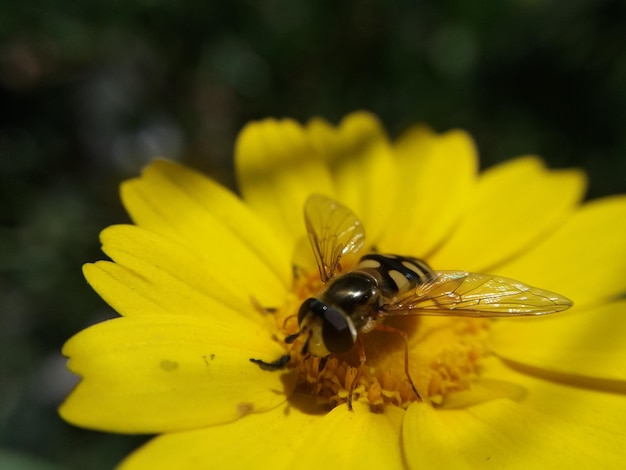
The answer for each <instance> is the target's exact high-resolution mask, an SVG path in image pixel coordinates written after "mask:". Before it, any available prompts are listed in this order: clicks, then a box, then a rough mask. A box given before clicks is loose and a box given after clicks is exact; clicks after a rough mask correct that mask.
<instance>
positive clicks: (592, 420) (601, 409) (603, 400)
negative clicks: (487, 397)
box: [481, 358, 626, 435]
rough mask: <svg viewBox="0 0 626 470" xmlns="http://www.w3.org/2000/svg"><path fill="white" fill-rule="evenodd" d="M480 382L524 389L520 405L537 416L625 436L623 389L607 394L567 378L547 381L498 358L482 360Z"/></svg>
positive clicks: (625, 414)
mask: <svg viewBox="0 0 626 470" xmlns="http://www.w3.org/2000/svg"><path fill="white" fill-rule="evenodd" d="M481 380H487V381H489V380H500V381H503V382H507V383H510V384H514V385H516V386H518V387H523V388H524V389H525V390H526V393H525V394H524V398H523V400H521V401H520V404H521V405H524V406H525V407H528V408H531V409H533V410H535V411H536V412H538V413H542V414H545V415H554V416H558V417H559V419H563V420H566V421H569V422H573V423H579V424H583V425H586V426H596V427H598V428H600V429H604V430H607V431H609V432H611V433H615V434H618V435H624V423H626V387H623V386H622V388H621V390H611V391H607V390H602V389H600V388H592V387H590V386H585V384H582V383H578V382H577V381H575V380H569V381H568V380H567V379H566V378H565V379H564V378H561V380H546V378H542V377H537V376H536V375H533V374H530V373H527V372H526V371H524V370H521V369H520V370H516V369H515V368H514V367H511V365H509V364H507V363H505V362H503V361H501V360H498V359H497V358H492V359H490V360H488V361H485V363H484V364H483V367H482V371H481ZM588 385H591V384H588Z"/></svg>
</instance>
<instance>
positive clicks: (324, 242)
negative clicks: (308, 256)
mask: <svg viewBox="0 0 626 470" xmlns="http://www.w3.org/2000/svg"><path fill="white" fill-rule="evenodd" d="M304 220H305V223H306V230H307V234H308V236H309V241H310V242H311V247H312V248H313V254H314V255H315V261H316V262H317V267H318V268H319V270H320V278H321V279H322V282H326V281H328V280H329V279H330V278H332V277H333V275H334V274H335V272H336V271H337V268H338V266H339V261H340V260H341V258H342V257H343V256H344V255H346V254H348V253H356V252H358V251H359V250H360V249H361V247H362V246H363V243H364V242H365V230H364V229H363V225H362V224H361V221H360V220H359V219H358V218H357V216H356V215H355V214H354V213H353V212H352V211H351V210H350V209H348V208H347V207H345V206H343V205H341V204H339V203H338V202H337V201H334V200H333V199H330V198H328V197H326V196H322V195H321V194H314V195H312V196H310V197H309V198H308V199H307V201H306V203H305V204H304Z"/></svg>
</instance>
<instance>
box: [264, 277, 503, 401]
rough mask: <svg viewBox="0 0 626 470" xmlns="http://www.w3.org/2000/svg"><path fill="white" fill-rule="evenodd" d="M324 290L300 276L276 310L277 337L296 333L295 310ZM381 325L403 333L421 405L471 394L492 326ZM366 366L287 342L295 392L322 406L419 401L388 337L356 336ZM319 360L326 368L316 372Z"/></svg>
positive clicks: (404, 321)
mask: <svg viewBox="0 0 626 470" xmlns="http://www.w3.org/2000/svg"><path fill="white" fill-rule="evenodd" d="M321 289H322V283H321V282H320V280H319V274H318V273H317V271H315V272H311V273H310V274H308V275H304V276H300V277H298V278H297V279H296V281H295V284H294V296H293V298H292V301H290V302H288V304H287V305H285V306H284V307H283V308H281V309H279V310H278V311H277V312H276V315H275V318H276V325H277V328H278V337H279V338H285V337H287V336H289V335H293V334H295V333H297V332H298V330H299V326H298V318H297V313H298V310H299V308H300V304H301V303H302V302H303V301H304V300H305V299H307V298H308V297H312V296H315V295H316V294H317V293H318V292H319V291H320V290H321ZM385 324H387V325H389V326H393V327H394V328H397V329H401V330H404V331H406V332H407V333H408V338H409V339H408V342H409V362H408V368H409V373H410V375H411V378H412V380H413V382H414V384H415V386H416V388H417V390H418V392H419V394H420V396H421V397H422V399H424V400H427V401H431V402H433V403H441V402H442V401H443V399H444V398H445V397H446V395H448V394H450V393H453V392H459V391H464V390H468V389H470V388H471V385H472V383H473V382H475V381H476V380H477V379H478V376H479V373H480V367H481V362H482V360H483V358H485V357H486V356H487V355H488V354H489V349H488V339H489V333H490V325H491V322H490V320H487V319H483V318H461V317H427V316H416V315H413V316H398V317H389V318H387V319H386V320H385ZM359 338H360V339H361V341H362V343H363V347H364V350H365V355H366V362H365V364H364V365H363V366H362V367H361V366H360V365H359V364H360V362H359V354H358V350H357V348H356V347H355V348H353V350H352V351H350V352H349V353H346V354H342V355H331V356H329V357H328V358H327V359H326V363H325V364H324V363H323V361H322V359H321V358H319V357H315V356H312V355H303V354H302V347H303V344H304V341H306V335H305V334H303V335H302V336H301V337H298V338H297V339H296V340H295V341H294V342H293V343H292V344H285V346H286V348H287V349H288V352H289V354H290V355H291V361H290V366H291V367H293V368H294V369H295V371H296V372H297V374H298V389H299V390H300V391H302V392H305V393H310V394H312V395H315V397H316V398H317V400H318V401H319V402H321V403H325V404H328V405H330V406H336V405H339V404H342V403H345V402H347V401H348V394H349V390H350V389H351V388H352V387H353V384H354V381H355V380H356V385H354V388H353V395H352V400H353V401H365V402H368V403H370V404H371V405H384V404H394V405H397V406H401V407H407V406H409V405H410V404H411V403H412V402H413V401H416V400H417V397H416V395H415V393H414V392H413V390H412V388H411V385H410V382H409V380H408V379H407V377H406V373H405V356H404V341H403V339H402V337H400V336H399V335H397V334H392V333H389V332H385V331H376V330H375V331H372V332H369V333H360V334H359ZM320 361H322V365H323V367H321V366H320Z"/></svg>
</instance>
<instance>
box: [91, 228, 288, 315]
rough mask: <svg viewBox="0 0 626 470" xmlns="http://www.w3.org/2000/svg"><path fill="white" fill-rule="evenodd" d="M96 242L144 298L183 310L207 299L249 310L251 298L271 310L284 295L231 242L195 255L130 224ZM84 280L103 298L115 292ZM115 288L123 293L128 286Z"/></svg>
mask: <svg viewBox="0 0 626 470" xmlns="http://www.w3.org/2000/svg"><path fill="white" fill-rule="evenodd" d="M100 239H101V241H102V244H103V251H104V252H105V253H106V254H107V255H109V256H110V257H111V259H113V260H114V261H115V262H116V263H117V264H119V265H120V266H122V267H124V268H125V269H126V270H127V271H128V274H127V275H126V276H125V278H126V279H125V283H127V282H128V281H129V277H134V284H139V285H140V286H145V289H141V288H139V289H141V290H142V291H143V293H144V295H146V296H148V297H150V298H151V299H152V300H153V301H154V302H156V303H161V304H162V305H172V306H173V307H175V306H176V305H177V304H180V305H181V309H184V308H185V304H195V305H198V306H200V305H202V303H203V302H206V297H210V298H211V299H215V300H217V301H219V302H220V303H221V304H223V305H228V306H229V307H230V308H233V309H238V310H242V311H250V310H253V309H252V308H251V307H252V300H251V299H254V300H255V301H257V303H259V304H260V305H264V306H267V307H273V306H277V305H281V304H282V303H283V301H284V299H285V296H286V295H287V288H286V287H285V286H284V285H283V284H282V283H281V282H280V280H279V279H278V278H277V277H276V276H275V275H274V274H273V273H272V271H271V270H270V269H269V267H268V265H267V264H265V263H264V262H263V261H262V260H261V259H260V258H258V257H257V256H256V255H254V254H252V253H250V252H246V250H241V249H240V246H238V245H237V243H236V242H235V243H232V244H231V245H228V244H226V245H222V246H220V247H219V248H217V247H213V248H211V249H206V250H204V251H203V252H197V251H195V250H192V249H191V248H189V246H187V245H185V244H181V243H178V242H177V241H176V240H173V239H170V238H166V237H163V236H161V235H159V234H156V233H154V232H150V231H148V230H145V229H142V228H140V227H136V226H131V225H116V226H113V227H109V228H107V229H105V230H104V231H103V232H102V233H101V235H100ZM232 240H234V239H232V238H231V239H230V241H232ZM226 241H229V240H228V239H227V240H226ZM88 280H89V282H90V283H91V285H92V286H93V287H94V289H96V291H98V292H99V293H100V294H101V295H102V296H103V297H104V296H105V295H106V296H107V298H112V300H115V298H114V297H115V295H116V293H115V292H111V291H109V292H101V290H102V289H103V288H102V287H101V285H100V284H99V283H98V279H97V278H93V277H92V278H89V279H88ZM107 281H108V279H107ZM107 285H108V284H107ZM119 287H120V288H121V289H122V290H127V286H119ZM138 287H139V286H138ZM137 293H139V292H137ZM212 306H213V305H207V306H206V307H205V310H206V311H207V312H210V309H211V307H212ZM197 310H198V309H197ZM170 311H172V312H173V311H175V310H170ZM198 311H199V310H198ZM124 312H127V309H125V310H124ZM120 313H122V311H121V310H120ZM257 314H258V312H257Z"/></svg>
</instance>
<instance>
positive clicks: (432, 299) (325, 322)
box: [285, 194, 572, 407]
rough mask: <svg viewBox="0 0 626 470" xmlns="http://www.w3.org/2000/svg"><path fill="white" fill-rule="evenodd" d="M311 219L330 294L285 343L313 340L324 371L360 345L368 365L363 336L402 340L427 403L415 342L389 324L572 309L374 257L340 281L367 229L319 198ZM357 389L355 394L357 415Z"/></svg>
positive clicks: (497, 282) (510, 287)
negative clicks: (414, 360) (390, 320)
mask: <svg viewBox="0 0 626 470" xmlns="http://www.w3.org/2000/svg"><path fill="white" fill-rule="evenodd" d="M304 218H305V222H306V230H307V234H308V238H309V241H310V243H311V247H312V249H313V253H314V255H315V260H316V262H317V266H318V268H319V274H320V278H321V280H322V282H323V283H324V288H323V290H322V291H321V292H320V293H319V295H317V296H316V297H311V298H309V299H306V300H305V301H304V302H303V303H302V305H301V307H300V310H299V312H298V325H299V330H298V332H297V333H295V334H293V335H290V336H288V337H287V338H286V339H285V342H286V343H293V342H294V341H295V340H296V338H298V337H300V336H302V335H305V340H304V342H303V348H302V352H303V354H305V355H306V354H312V355H314V356H318V357H321V358H322V361H321V362H320V364H321V365H320V369H321V368H323V367H324V364H325V362H326V359H327V358H328V356H329V355H331V354H340V353H344V352H347V351H349V350H351V349H352V348H353V347H354V346H355V345H356V346H357V348H358V351H359V357H360V362H361V365H363V364H364V363H365V361H366V356H365V351H364V348H363V345H362V343H361V340H360V336H361V335H363V334H367V333H368V332H371V331H373V330H381V331H387V332H390V333H395V334H397V335H400V336H401V337H402V338H404V348H405V364H404V370H405V374H406V377H407V379H408V381H409V383H410V385H411V387H412V389H413V392H415V395H416V396H417V399H418V400H421V398H420V395H419V393H418V391H417V388H416V387H415V384H414V382H413V380H412V378H411V376H410V374H409V365H408V362H409V354H408V338H407V334H406V332H404V331H403V330H400V329H397V328H393V327H391V326H388V325H385V324H384V321H385V319H386V318H387V317H392V316H401V315H453V316H463V317H511V316H521V315H544V314H548V313H555V312H560V311H562V310H565V309H567V308H569V307H570V306H571V305H572V302H571V301H570V300H569V299H567V298H565V297H562V296H560V295H558V294H555V293H554V292H549V291H547V290H543V289H538V288H536V287H531V286H529V285H526V284H524V283H522V282H519V281H516V280H514V279H508V278H504V277H500V276H492V275H488V274H477V273H470V272H467V271H435V270H433V269H432V268H431V267H430V266H429V265H428V264H427V263H426V262H425V261H423V260H421V259H418V258H412V257H406V256H398V255H386V254H379V253H370V254H366V255H365V256H363V257H362V258H361V259H360V261H359V262H358V263H357V265H356V266H355V267H354V268H353V269H351V270H350V271H348V272H345V273H340V270H341V265H340V262H341V259H342V258H343V257H344V256H346V255H348V254H351V253H358V252H359V250H360V249H361V248H362V246H363V244H364V242H365V231H364V228H363V225H362V223H361V221H360V220H359V219H358V218H357V216H356V215H355V214H354V213H353V212H352V211H351V210H350V209H348V208H347V207H345V206H343V205H341V204H340V203H338V202H336V201H334V200H333V199H330V198H328V197H326V196H322V195H317V194H316V195H312V196H310V197H309V199H308V200H307V202H306V204H305V207H304ZM354 384H355V385H356V380H355V381H354ZM355 385H353V387H352V390H350V391H349V395H348V406H349V407H351V402H352V393H353V390H354V386H355Z"/></svg>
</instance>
